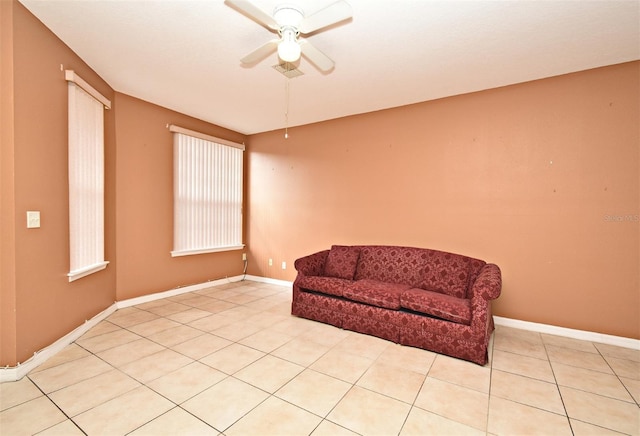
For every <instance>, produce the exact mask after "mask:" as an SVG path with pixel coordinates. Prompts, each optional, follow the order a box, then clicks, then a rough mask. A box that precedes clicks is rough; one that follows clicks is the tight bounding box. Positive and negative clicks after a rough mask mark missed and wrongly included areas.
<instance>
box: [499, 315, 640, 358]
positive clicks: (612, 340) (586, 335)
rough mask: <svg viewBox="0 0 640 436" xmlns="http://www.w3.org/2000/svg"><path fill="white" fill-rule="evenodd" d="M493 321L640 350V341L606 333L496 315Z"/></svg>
mask: <svg viewBox="0 0 640 436" xmlns="http://www.w3.org/2000/svg"><path fill="white" fill-rule="evenodd" d="M493 320H494V322H495V323H496V325H501V326H505V327H513V328H516V329H520V330H529V331H532V332H538V333H547V334H550V335H556V336H564V337H567V338H573V339H580V340H583V341H590V342H598V343H601V344H608V345H615V346H617V347H624V348H632V349H634V350H640V340H638V339H632V338H625V337H622V336H613V335H605V334H604V333H596V332H590V331H586V330H574V329H569V328H566V327H558V326H555V325H550V324H538V323H535V322H529V321H520V320H518V319H511V318H503V317H501V316H495V315H494V316H493Z"/></svg>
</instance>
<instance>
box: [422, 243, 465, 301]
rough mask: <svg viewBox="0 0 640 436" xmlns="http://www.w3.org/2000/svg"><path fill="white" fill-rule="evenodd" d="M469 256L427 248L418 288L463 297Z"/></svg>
mask: <svg viewBox="0 0 640 436" xmlns="http://www.w3.org/2000/svg"><path fill="white" fill-rule="evenodd" d="M471 260H472V259H471V258H469V257H466V256H461V255H459V254H452V253H445V252H442V251H437V250H429V252H428V255H427V262H426V265H425V267H424V270H423V278H422V281H421V283H420V284H419V286H418V287H419V288H422V289H426V290H428V291H434V292H440V293H442V294H447V295H451V296H452V297H457V298H465V297H466V296H467V287H468V286H469V272H470V271H469V270H470V266H471Z"/></svg>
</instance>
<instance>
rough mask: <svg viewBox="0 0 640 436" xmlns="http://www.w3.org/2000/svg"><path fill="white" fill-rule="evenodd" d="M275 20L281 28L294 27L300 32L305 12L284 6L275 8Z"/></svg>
mask: <svg viewBox="0 0 640 436" xmlns="http://www.w3.org/2000/svg"><path fill="white" fill-rule="evenodd" d="M273 18H274V19H275V20H276V21H277V22H278V24H279V25H280V28H281V29H282V28H286V27H293V28H295V29H296V32H297V31H298V27H299V26H300V23H301V22H302V19H303V18H304V12H302V10H301V9H298V8H296V7H295V6H290V5H282V6H278V7H277V8H275V10H274V11H273Z"/></svg>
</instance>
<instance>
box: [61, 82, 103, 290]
mask: <svg viewBox="0 0 640 436" xmlns="http://www.w3.org/2000/svg"><path fill="white" fill-rule="evenodd" d="M67 73H69V72H67ZM71 73H72V74H71V76H69V75H67V80H69V82H68V97H69V98H68V99H69V121H68V122H69V157H68V160H69V243H70V244H69V245H70V259H69V264H70V265H69V270H70V271H69V274H68V277H69V281H70V282H71V281H74V280H77V279H79V278H81V277H84V276H86V275H88V274H91V273H93V272H96V271H99V270H101V269H104V268H105V267H106V266H107V264H108V262H107V261H105V256H104V103H103V102H101V101H98V100H97V99H96V98H95V97H93V96H92V95H91V94H89V92H87V91H85V90H84V89H83V87H81V86H80V85H78V84H77V83H76V81H74V80H73V79H75V78H76V77H77V76H74V75H73V72H71ZM81 83H83V84H85V82H83V81H82V82H81ZM85 85H86V84H85ZM84 87H85V88H86V87H87V86H84ZM90 91H93V92H97V91H95V90H93V89H92V88H91V89H90ZM100 97H102V96H100ZM102 99H103V101H105V100H106V99H104V97H102ZM106 101H107V102H108V100H106Z"/></svg>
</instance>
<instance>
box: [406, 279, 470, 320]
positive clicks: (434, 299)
mask: <svg viewBox="0 0 640 436" xmlns="http://www.w3.org/2000/svg"><path fill="white" fill-rule="evenodd" d="M400 305H401V306H402V307H403V308H405V309H409V310H413V311H414V312H420V313H426V314H427V315H433V316H437V317H438V318H442V319H446V320H447V321H453V322H456V323H459V324H466V325H469V324H470V323H471V300H468V299H466V298H456V297H452V296H451V295H447V294H441V293H439V292H431V291H425V290H424V289H416V288H412V289H408V290H406V291H404V292H403V293H402V296H401V297H400Z"/></svg>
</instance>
